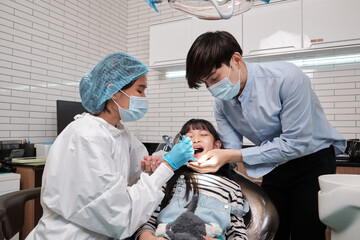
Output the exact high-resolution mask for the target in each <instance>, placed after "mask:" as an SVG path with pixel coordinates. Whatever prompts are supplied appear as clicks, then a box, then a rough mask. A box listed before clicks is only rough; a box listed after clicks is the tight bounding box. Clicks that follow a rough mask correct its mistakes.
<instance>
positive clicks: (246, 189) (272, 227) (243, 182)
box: [236, 171, 279, 240]
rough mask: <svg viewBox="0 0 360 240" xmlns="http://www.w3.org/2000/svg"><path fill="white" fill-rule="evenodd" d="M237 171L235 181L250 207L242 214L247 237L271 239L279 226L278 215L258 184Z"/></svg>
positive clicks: (255, 239)
mask: <svg viewBox="0 0 360 240" xmlns="http://www.w3.org/2000/svg"><path fill="white" fill-rule="evenodd" d="M236 172H237V171H236ZM237 173H238V174H239V179H238V180H237V183H238V184H239V185H240V186H241V190H242V193H243V197H244V199H245V200H246V201H247V202H248V204H249V209H250V210H249V212H248V213H247V214H246V215H245V216H244V221H245V224H246V227H247V236H248V239H251V240H272V239H273V238H274V236H275V234H276V231H277V228H278V226H279V215H278V212H277V210H276V208H275V206H274V204H273V203H272V201H271V200H270V198H269V196H268V195H267V194H266V193H265V191H264V190H263V189H262V188H261V187H260V186H259V185H257V184H256V183H254V182H253V181H251V180H250V179H249V178H247V177H245V176H244V175H242V174H241V173H240V172H237Z"/></svg>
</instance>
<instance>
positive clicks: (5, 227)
mask: <svg viewBox="0 0 360 240" xmlns="http://www.w3.org/2000/svg"><path fill="white" fill-rule="evenodd" d="M40 189H41V188H40V187H38V188H31V189H24V190H19V191H15V192H10V193H7V194H4V195H2V196H0V224H1V228H0V230H1V234H0V239H2V238H1V237H3V238H4V239H11V238H12V237H13V236H15V234H17V233H18V232H20V230H21V229H22V227H23V225H24V215H25V212H24V210H25V203H26V202H27V201H29V200H32V199H35V198H40Z"/></svg>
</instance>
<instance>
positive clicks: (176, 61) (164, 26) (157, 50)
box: [149, 18, 192, 68]
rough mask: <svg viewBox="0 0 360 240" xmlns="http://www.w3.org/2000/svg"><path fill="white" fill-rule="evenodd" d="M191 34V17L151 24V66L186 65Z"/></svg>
mask: <svg viewBox="0 0 360 240" xmlns="http://www.w3.org/2000/svg"><path fill="white" fill-rule="evenodd" d="M191 36H192V35H191V18H188V19H184V20H179V21H173V22H167V23H161V24H156V25H152V26H150V46H149V65H150V67H153V68H162V67H165V68H166V67H174V66H177V65H184V63H185V59H186V55H187V52H188V50H189V48H190V46H191V44H192V37H191Z"/></svg>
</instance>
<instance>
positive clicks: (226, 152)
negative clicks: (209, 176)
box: [187, 149, 242, 173]
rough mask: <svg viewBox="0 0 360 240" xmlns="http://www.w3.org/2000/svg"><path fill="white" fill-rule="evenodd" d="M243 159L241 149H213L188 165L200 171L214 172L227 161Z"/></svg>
mask: <svg viewBox="0 0 360 240" xmlns="http://www.w3.org/2000/svg"><path fill="white" fill-rule="evenodd" d="M241 161H242V154H241V150H233V149H213V150H210V151H208V152H207V153H205V154H204V155H202V156H201V157H200V158H199V159H198V161H197V162H190V163H189V164H188V165H187V166H188V167H189V168H191V169H193V170H194V171H196V172H199V173H213V172H217V171H218V170H219V168H221V167H222V166H223V165H224V164H226V163H231V162H241Z"/></svg>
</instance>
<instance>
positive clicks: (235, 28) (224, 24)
mask: <svg viewBox="0 0 360 240" xmlns="http://www.w3.org/2000/svg"><path fill="white" fill-rule="evenodd" d="M208 31H227V32H229V33H231V34H232V35H233V36H234V37H235V38H236V40H237V41H238V42H239V44H240V45H242V15H237V16H233V17H232V18H230V19H227V20H215V21H208V20H202V19H198V18H192V40H193V41H195V39H196V38H197V37H198V36H200V35H201V34H203V33H205V32H208Z"/></svg>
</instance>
